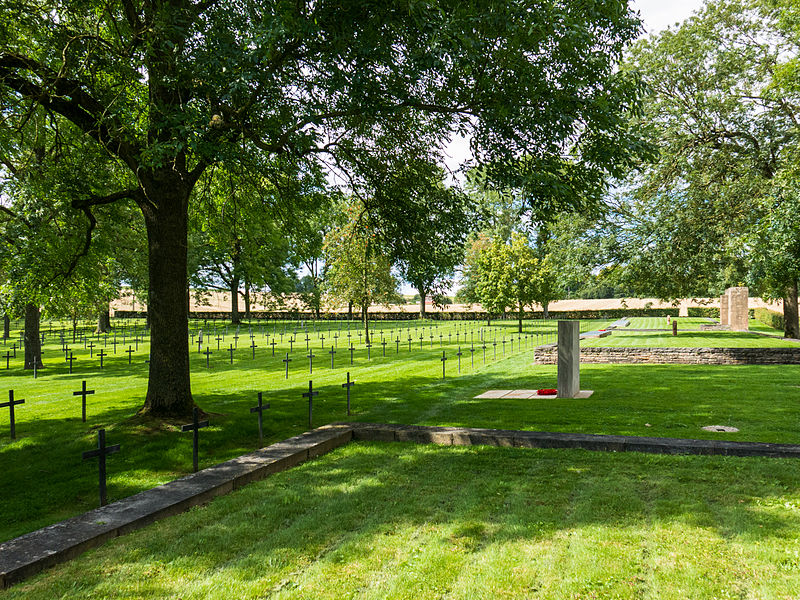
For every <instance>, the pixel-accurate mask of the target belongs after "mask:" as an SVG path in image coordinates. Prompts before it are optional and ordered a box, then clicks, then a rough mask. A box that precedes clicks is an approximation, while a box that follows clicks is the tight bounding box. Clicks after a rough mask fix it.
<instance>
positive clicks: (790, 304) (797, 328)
mask: <svg viewBox="0 0 800 600" xmlns="http://www.w3.org/2000/svg"><path fill="white" fill-rule="evenodd" d="M783 335H784V336H785V337H787V338H794V339H798V338H800V322H799V321H798V306H797V280H796V279H795V280H794V281H792V283H791V284H790V285H789V286H788V287H787V288H786V292H785V294H784V298H783Z"/></svg>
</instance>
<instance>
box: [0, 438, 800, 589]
mask: <svg viewBox="0 0 800 600" xmlns="http://www.w3.org/2000/svg"><path fill="white" fill-rule="evenodd" d="M798 476H800V462H798V461H791V460H775V459H741V458H724V457H686V456H682V457H681V456H651V455H644V454H636V453H630V454H609V453H599V452H585V451H573V450H522V449H509V448H491V447H474V448H463V447H447V448H440V447H432V446H413V445H406V444H363V443H362V444H351V445H349V446H347V447H345V448H342V449H339V450H336V451H334V452H333V453H331V454H329V455H327V456H324V457H322V458H319V459H316V460H314V461H312V462H309V463H306V464H304V465H301V466H299V467H296V468H294V469H292V470H291V471H287V472H284V473H280V474H278V475H275V476H272V477H270V478H269V479H267V480H265V481H262V482H259V483H255V484H252V485H250V486H247V487H246V488H244V489H242V490H239V491H237V492H234V493H232V494H230V495H228V496H225V497H222V498H219V499H217V500H215V501H214V502H212V503H211V504H210V505H208V506H206V507H202V508H196V509H193V510H191V511H190V512H188V513H186V514H183V515H180V516H178V517H174V518H170V519H167V520H165V521H162V522H160V523H157V524H155V525H153V526H150V527H148V528H146V529H144V530H141V531H139V532H136V533H133V534H130V535H127V536H125V537H123V538H117V539H115V540H112V541H111V542H109V543H108V544H107V545H105V546H104V547H102V548H99V549H96V550H93V551H90V552H89V553H87V554H85V555H83V556H81V557H79V558H77V559H75V560H74V561H72V562H70V563H67V564H64V565H60V566H58V567H56V568H54V569H52V570H50V571H47V572H45V573H42V574H40V575H39V576H37V577H35V578H33V579H32V580H30V581H28V582H25V583H22V584H20V585H18V586H16V587H14V588H12V589H11V590H8V591H6V592H5V597H7V598H10V599H17V598H19V599H22V598H25V599H26V600H37V599H48V600H49V599H50V598H63V599H70V598H81V599H83V598H97V599H101V598H182V599H184V600H188V599H201V598H202V599H205V598H226V599H227V598H243V599H250V598H253V599H255V598H276V599H279V598H302V599H325V598H331V599H337V600H338V599H339V598H374V599H382V598H392V599H406V598H407V599H428V598H486V599H494V598H520V599H522V598H540V599H558V600H562V599H589V598H603V599H612V598H613V599H640V598H651V599H656V598H657V599H659V600H668V599H685V598H692V599H693V600H703V599H709V600H710V599H718V598H759V599H785V598H797V597H798V596H800V558H798V557H799V556H800V542H798V538H797V531H798V528H800V509H798V507H800V491H798V486H797V482H798Z"/></svg>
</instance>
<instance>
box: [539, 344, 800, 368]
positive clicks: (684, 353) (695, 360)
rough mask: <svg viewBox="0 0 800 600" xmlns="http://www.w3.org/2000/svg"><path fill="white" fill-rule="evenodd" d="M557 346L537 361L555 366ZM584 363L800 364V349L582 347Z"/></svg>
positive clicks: (543, 350) (543, 351)
mask: <svg viewBox="0 0 800 600" xmlns="http://www.w3.org/2000/svg"><path fill="white" fill-rule="evenodd" d="M557 358H558V352H557V350H556V347H555V346H543V347H541V348H537V349H536V353H535V361H534V362H535V363H536V364H539V365H554V364H556V363H557ZM581 362H582V363H604V364H637V363H649V364H678V365H798V364H800V348H592V347H589V348H581Z"/></svg>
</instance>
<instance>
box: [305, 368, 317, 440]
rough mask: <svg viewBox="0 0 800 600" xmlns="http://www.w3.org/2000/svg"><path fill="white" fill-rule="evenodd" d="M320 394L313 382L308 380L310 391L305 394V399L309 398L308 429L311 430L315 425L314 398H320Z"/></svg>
mask: <svg viewBox="0 0 800 600" xmlns="http://www.w3.org/2000/svg"><path fill="white" fill-rule="evenodd" d="M318 395H319V392H315V391H314V384H313V383H312V382H311V380H310V379H309V380H308V391H307V392H303V398H308V428H309V429H311V428H312V427H313V425H312V424H311V422H312V417H313V415H314V396H318Z"/></svg>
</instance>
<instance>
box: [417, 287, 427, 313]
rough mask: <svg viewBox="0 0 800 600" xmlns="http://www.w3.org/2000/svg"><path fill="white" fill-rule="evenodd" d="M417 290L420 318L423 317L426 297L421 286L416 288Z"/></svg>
mask: <svg viewBox="0 0 800 600" xmlns="http://www.w3.org/2000/svg"><path fill="white" fill-rule="evenodd" d="M417 291H418V292H419V318H420V319H424V318H425V298H426V297H427V294H426V293H425V290H423V289H421V288H417Z"/></svg>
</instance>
